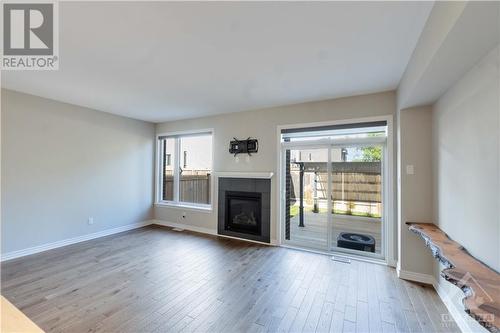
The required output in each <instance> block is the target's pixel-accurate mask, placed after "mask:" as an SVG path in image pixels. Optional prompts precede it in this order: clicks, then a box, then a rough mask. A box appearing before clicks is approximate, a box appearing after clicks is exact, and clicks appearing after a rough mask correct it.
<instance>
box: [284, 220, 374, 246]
mask: <svg viewBox="0 0 500 333" xmlns="http://www.w3.org/2000/svg"><path fill="white" fill-rule="evenodd" d="M304 225H305V226H304V227H299V216H298V215H296V216H294V217H292V218H291V220H290V242H291V243H293V244H294V245H297V246H303V247H309V248H314V249H322V250H323V249H326V248H327V217H326V213H312V212H304ZM341 232H354V233H360V234H366V235H371V236H372V237H373V238H375V253H378V254H380V251H381V244H382V239H381V223H380V219H375V218H364V217H357V216H345V215H334V216H333V238H332V245H336V244H337V236H338V235H339V233H341Z"/></svg>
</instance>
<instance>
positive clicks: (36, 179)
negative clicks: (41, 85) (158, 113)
mask: <svg viewBox="0 0 500 333" xmlns="http://www.w3.org/2000/svg"><path fill="white" fill-rule="evenodd" d="M1 105H2V114H1V118H2V119H1V125H2V131H1V134H2V140H1V148H2V163H1V178H2V184H1V191H2V196H1V200H2V216H1V217H2V225H1V231H2V238H1V239H2V248H1V249H2V253H3V254H5V253H8V252H11V251H17V250H22V249H26V248H29V247H34V246H39V245H44V244H47V243H51V242H55V241H60V240H64V239H68V238H73V237H77V236H82V235H86V234H90V233H94V232H99V231H102V230H106V229H110V228H114V227H119V226H124V225H128V224H132V223H137V222H140V221H144V220H148V219H150V218H151V216H152V209H151V206H152V205H151V204H152V202H153V198H152V196H153V179H152V178H153V171H152V170H153V151H154V147H153V141H154V125H153V124H150V123H146V122H142V121H137V120H132V119H128V118H123V117H119V116H114V115H110V114H107V113H103V112H99V111H95V110H91V109H87V108H83V107H78V106H75V105H70V104H64V103H61V102H57V101H53V100H48V99H44V98H40V97H35V96H32V95H26V94H22V93H18V92H14V91H9V90H2V104H1ZM89 216H93V217H94V224H93V225H88V224H87V219H88V217H89Z"/></svg>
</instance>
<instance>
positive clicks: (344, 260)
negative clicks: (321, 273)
mask: <svg viewBox="0 0 500 333" xmlns="http://www.w3.org/2000/svg"><path fill="white" fill-rule="evenodd" d="M332 260H333V261H338V262H343V263H344V264H350V263H351V259H349V258H346V257H339V256H332Z"/></svg>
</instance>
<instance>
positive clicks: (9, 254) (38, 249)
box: [0, 220, 153, 262]
mask: <svg viewBox="0 0 500 333" xmlns="http://www.w3.org/2000/svg"><path fill="white" fill-rule="evenodd" d="M152 223H153V220H148V221H143V222H139V223H133V224H127V225H124V226H121V227H116V228H112V229H107V230H103V231H98V232H94V233H92V234H87V235H83V236H78V237H73V238H69V239H63V240H60V241H57V242H53V243H48V244H43V245H38V246H33V247H29V248H27V249H23V250H18V251H12V252H7V253H2V257H1V260H0V261H2V262H3V261H7V260H12V259H16V258H20V257H24V256H29V255H31V254H35V253H39V252H43V251H48V250H52V249H56V248H58V247H63V246H66V245H71V244H76V243H80V242H84V241H88V240H91V239H95V238H99V237H104V236H109V235H113V234H117V233H120V232H124V231H128V230H132V229H136V228H141V227H144V226H146V225H149V224H152Z"/></svg>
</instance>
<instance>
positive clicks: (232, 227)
mask: <svg viewBox="0 0 500 333" xmlns="http://www.w3.org/2000/svg"><path fill="white" fill-rule="evenodd" d="M218 198H219V205H218V233H219V234H220V235H227V236H233V237H238V238H245V239H250V240H256V241H260V242H266V243H269V242H270V224H271V180H270V179H260V178H226V177H219V196H218Z"/></svg>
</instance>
